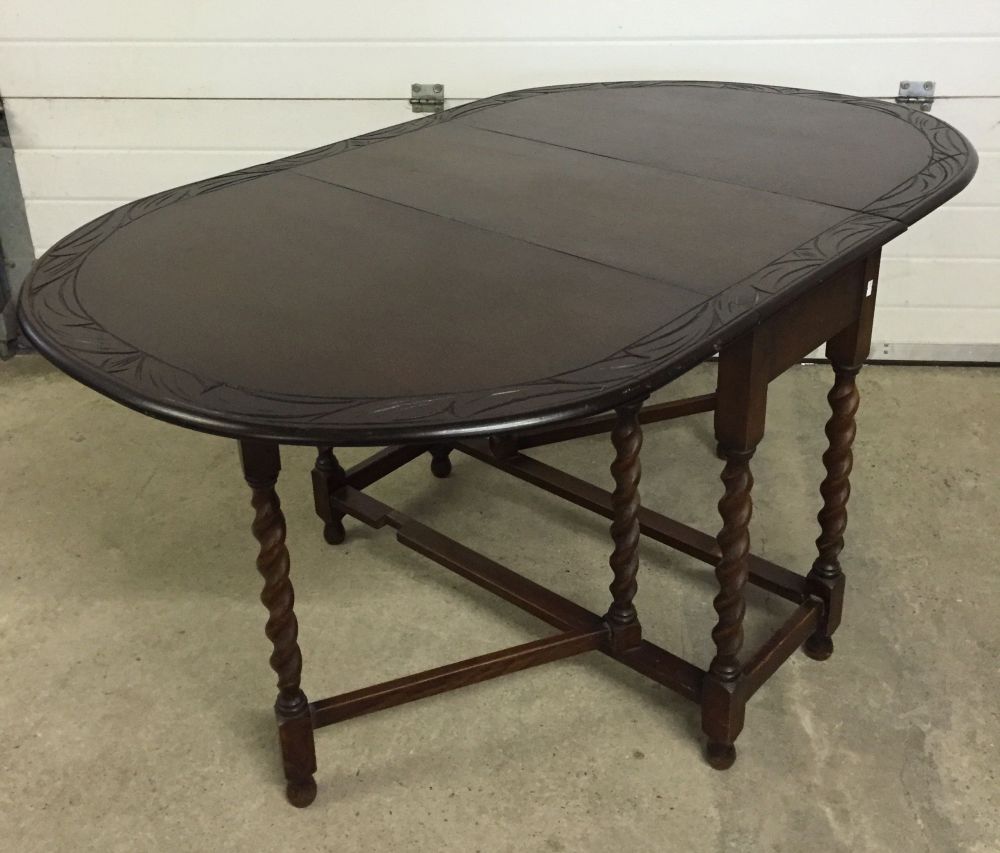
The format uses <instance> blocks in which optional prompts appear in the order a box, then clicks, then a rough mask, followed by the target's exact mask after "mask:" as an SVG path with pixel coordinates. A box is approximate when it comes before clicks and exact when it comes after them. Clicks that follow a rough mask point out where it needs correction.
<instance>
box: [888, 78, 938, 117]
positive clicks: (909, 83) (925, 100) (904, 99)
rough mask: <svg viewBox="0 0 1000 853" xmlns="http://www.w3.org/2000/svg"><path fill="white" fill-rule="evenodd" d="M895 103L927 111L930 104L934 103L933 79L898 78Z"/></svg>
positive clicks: (929, 108) (929, 109)
mask: <svg viewBox="0 0 1000 853" xmlns="http://www.w3.org/2000/svg"><path fill="white" fill-rule="evenodd" d="M896 103H897V104H905V105H906V106H908V107H913V108H914V109H915V110H922V111H923V112H925V113H929V112H930V111H931V104H933V103H934V81H933V80H900V81H899V94H898V95H896Z"/></svg>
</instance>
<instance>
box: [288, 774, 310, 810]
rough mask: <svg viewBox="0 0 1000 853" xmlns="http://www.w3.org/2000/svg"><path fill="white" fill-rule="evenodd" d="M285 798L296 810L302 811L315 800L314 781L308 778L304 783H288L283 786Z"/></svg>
mask: <svg viewBox="0 0 1000 853" xmlns="http://www.w3.org/2000/svg"><path fill="white" fill-rule="evenodd" d="M285 796H286V797H287V798H288V802H290V803H291V804H292V805H293V806H295V808H297V809H304V808H305V807H306V806H308V805H309V804H310V803H311V802H312V801H313V800H315V799H316V780H315V779H313V777H312V776H310V777H309V778H308V779H307V780H306V781H305V782H289V783H288V784H287V785H286V786H285Z"/></svg>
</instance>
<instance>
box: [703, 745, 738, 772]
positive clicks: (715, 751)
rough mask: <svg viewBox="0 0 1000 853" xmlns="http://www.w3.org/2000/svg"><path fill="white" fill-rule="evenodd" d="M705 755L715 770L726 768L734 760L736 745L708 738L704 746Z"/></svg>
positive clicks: (731, 764)
mask: <svg viewBox="0 0 1000 853" xmlns="http://www.w3.org/2000/svg"><path fill="white" fill-rule="evenodd" d="M705 757H706V758H707V759H708V763H709V764H710V765H712V767H714V768H715V769H716V770H728V769H729V768H730V767H732V766H733V762H734V761H736V747H735V746H733V745H732V744H731V743H717V742H715V741H711V740H710V741H709V742H708V746H707V747H706V748H705Z"/></svg>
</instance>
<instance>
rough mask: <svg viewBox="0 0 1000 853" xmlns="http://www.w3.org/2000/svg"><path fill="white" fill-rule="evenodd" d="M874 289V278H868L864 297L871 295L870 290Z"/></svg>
mask: <svg viewBox="0 0 1000 853" xmlns="http://www.w3.org/2000/svg"><path fill="white" fill-rule="evenodd" d="M873 290H875V279H873V278H870V279H868V290H866V291H865V299H867V298H868V297H869V296H871V295H872V291H873Z"/></svg>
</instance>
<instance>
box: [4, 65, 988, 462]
mask: <svg viewBox="0 0 1000 853" xmlns="http://www.w3.org/2000/svg"><path fill="white" fill-rule="evenodd" d="M975 169H976V154H975V151H974V150H973V148H972V146H971V145H970V144H969V143H968V141H967V140H966V139H965V138H964V137H963V136H962V134H960V133H959V132H958V131H956V130H955V129H954V128H952V127H950V126H949V125H947V124H946V123H944V122H942V121H940V120H939V119H937V118H936V117H934V116H933V115H930V114H928V113H923V112H920V111H916V110H912V109H910V108H908V107H906V106H899V105H895V104H891V103H885V102H882V101H875V100H866V99H861V98H854V97H849V96H845V95H834V94H827V93H821V92H812V91H803V90H796V89H784V88H777V87H768V86H756V85H742V84H733V83H702V82H648V83H647V82H643V83H598V84H587V85H582V86H562V87H554V88H545V89H534V90H525V91H519V92H513V93H510V94H505V95H499V96H497V97H494V98H488V99H486V100H482V101H477V102H475V103H471V104H467V105H464V106H461V107H457V108H455V109H452V110H447V111H445V112H442V113H439V114H434V115H430V116H427V117H425V118H421V119H417V120H416V121H412V122H407V123H405V124H401V125H397V126H395V127H392V128H388V129H386V130H382V131H378V132H375V133H370V134H366V135H364V136H360V137H356V138H354V139H350V140H347V141H344V142H338V143H335V144H332V145H329V146H326V147H324V148H320V149H316V150H314V151H310V152H306V153H304V154H299V155H295V156H291V157H287V158H284V159H281V160H277V161H274V162H272V163H267V164H265V165H262V166H256V167H252V168H249V169H243V170H240V171H238V172H233V173H230V174H227V175H222V176H220V177H216V178H211V179H208V180H203V181H199V182H197V183H194V184H189V185H187V186H184V187H180V188H177V189H173V190H169V191H166V192H163V193H159V194H157V195H154V196H151V197H149V198H146V199H142V200H140V201H136V202H133V203H131V204H128V205H125V206H123V207H120V208H118V209H116V210H114V211H111V212H110V213H108V214H106V215H105V216H102V217H100V218H99V219H97V220H95V221H93V222H91V223H89V224H88V225H85V226H83V227H82V228H80V229H78V230H77V231H75V232H73V233H72V234H70V235H69V236H68V237H66V238H64V239H63V240H61V241H60V242H59V243H57V244H56V245H55V246H54V247H52V249H50V250H49V251H48V252H47V253H46V254H45V255H44V256H43V257H42V258H41V259H40V260H39V261H38V263H37V264H36V265H35V268H34V270H33V271H32V273H31V275H30V276H29V277H28V279H27V280H26V281H25V283H24V286H23V288H22V294H21V300H20V319H21V323H22V326H23V329H24V331H25V333H26V334H27V336H28V337H29V338H30V340H31V341H32V342H33V343H34V344H35V346H37V348H38V349H39V350H40V351H41V352H42V353H43V354H44V355H45V356H46V357H48V358H49V359H50V360H51V361H53V362H54V363H55V364H57V365H58V366H59V367H60V368H62V369H63V370H65V371H66V372H67V373H69V374H71V375H72V376H74V377H76V378H77V379H79V380H80V381H82V382H84V383H86V384H88V385H90V386H92V387H93V388H95V389H97V390H98V391H100V392H102V393H104V394H106V395H108V396H109V397H112V398H114V399H115V400H118V401H120V402H122V403H124V404H126V405H128V406H131V407H133V408H135V409H138V410H140V411H143V412H146V413H148V414H151V415H154V416H156V417H160V418H164V419H166V420H169V421H172V422H175V423H179V424H182V425H184V426H188V427H192V428H195V429H200V430H205V431H208V432H214V433H219V434H223V435H231V436H237V437H255V438H266V439H275V440H278V441H283V442H290V443H311V444H315V443H329V444H338V445H357V444H382V443H386V442H400V441H403V442H405V441H417V440H427V439H431V438H445V437H454V436H460V435H473V434H485V433H497V432H500V431H503V430H510V429H518V428H523V427H526V426H534V425H539V424H543V423H547V422H553V421H556V420H560V419H564V418H572V417H579V416H582V415H587V414H591V413H595V412H598V411H602V410H606V409H608V408H611V407H612V406H615V405H617V404H619V403H622V402H623V401H625V400H628V399H631V398H634V397H637V396H640V395H643V394H645V393H648V392H649V391H651V390H654V389H656V388H658V387H661V386H662V385H664V384H665V383H667V382H669V381H670V380H671V379H673V378H675V377H676V376H678V375H680V374H681V373H683V372H684V371H685V370H687V369H689V368H691V367H692V366H694V365H695V364H697V363H699V362H700V361H702V360H704V359H705V358H707V357H708V356H710V355H711V354H712V353H713V352H714V351H717V350H718V349H719V348H720V347H721V346H722V345H723V344H724V343H726V342H727V341H730V340H732V339H733V338H734V337H735V336H736V335H738V334H739V333H740V332H742V331H744V330H745V329H747V328H748V327H749V326H751V325H752V324H754V323H756V322H759V321H760V320H761V319H763V318H765V317H767V316H769V315H770V314H772V313H773V312H775V311H776V310H778V309H779V308H780V307H782V306H783V305H784V304H786V303H788V302H789V301H791V300H793V299H795V298H797V297H798V296H800V295H801V294H802V293H804V292H805V291H806V290H807V289H809V288H810V287H813V286H815V285H816V284H818V283H819V282H820V281H822V280H823V279H824V278H825V277H827V276H828V275H829V274H830V273H831V272H833V271H834V270H836V269H838V268H840V267H842V266H843V265H844V264H846V263H849V262H850V261H852V260H853V259H855V258H858V257H861V256H862V255H864V254H865V253H868V252H870V251H871V250H872V249H874V248H877V247H879V246H881V245H882V244H884V243H886V242H887V241H889V240H891V239H892V238H893V237H896V236H897V235H899V234H900V233H902V232H903V231H904V230H905V229H906V226H907V225H909V224H911V223H912V222H914V221H916V220H917V219H919V218H920V217H921V216H923V215H924V214H925V213H927V212H929V211H930V210H932V209H933V208H935V207H937V206H938V205H940V204H941V203H942V202H943V201H945V200H946V199H947V198H950V197H951V196H952V195H954V194H955V193H957V192H958V191H959V190H960V189H961V188H962V187H964V186H965V185H966V184H967V183H968V182H969V180H970V179H971V178H972V175H973V174H974V172H975Z"/></svg>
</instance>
